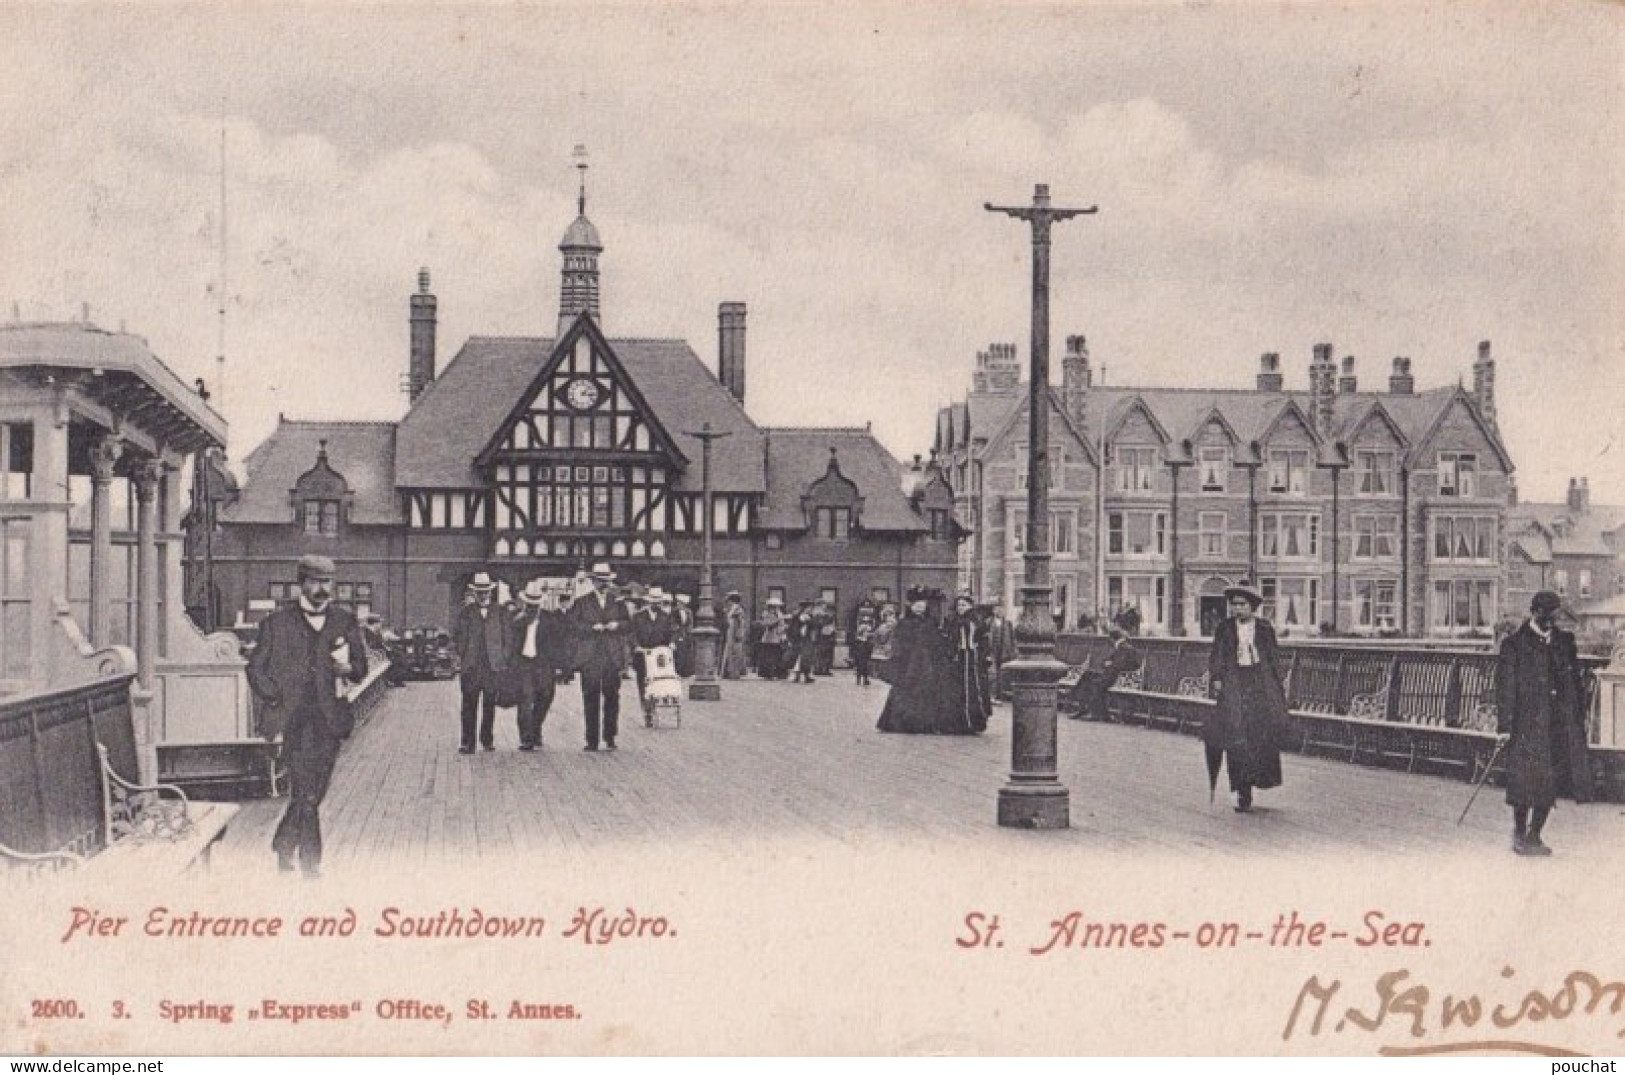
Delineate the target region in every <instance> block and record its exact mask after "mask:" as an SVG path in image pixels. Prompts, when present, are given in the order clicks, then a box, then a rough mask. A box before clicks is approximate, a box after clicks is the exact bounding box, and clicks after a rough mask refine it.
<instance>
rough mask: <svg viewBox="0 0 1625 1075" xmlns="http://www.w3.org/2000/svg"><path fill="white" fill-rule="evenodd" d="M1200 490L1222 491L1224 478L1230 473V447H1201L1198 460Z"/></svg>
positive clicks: (1209, 491) (1206, 491)
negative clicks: (1200, 479)
mask: <svg viewBox="0 0 1625 1075" xmlns="http://www.w3.org/2000/svg"><path fill="white" fill-rule="evenodd" d="M1199 462H1200V464H1201V466H1200V471H1201V475H1202V492H1204V493H1222V492H1224V484H1225V479H1226V478H1227V477H1229V475H1230V449H1228V448H1226V447H1224V446H1222V445H1218V446H1214V445H1208V446H1206V447H1204V448H1203V449H1202V452H1201V456H1200V460H1199Z"/></svg>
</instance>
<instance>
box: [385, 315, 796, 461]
mask: <svg viewBox="0 0 1625 1075" xmlns="http://www.w3.org/2000/svg"><path fill="white" fill-rule="evenodd" d="M553 343H554V341H553V340H552V339H550V338H542V337H528V336H472V337H470V338H469V340H468V342H467V343H465V344H464V345H463V347H462V350H460V351H458V352H457V355H456V357H454V358H453V359H452V360H451V362H450V363H449V364H448V365H447V366H446V369H445V372H444V373H442V374H441V375H440V376H439V377H437V378H436V379H435V380H434V381H433V382H432V383H431V384H430V385H429V387H428V388H427V389H426V390H425V391H424V393H423V395H421V396H420V397H418V401H417V403H416V404H415V405H414V406H413V407H412V409H411V410H410V411H409V412H407V415H406V417H405V418H403V419H401V423H400V433H399V436H398V438H397V442H396V450H397V454H396V477H395V480H396V483H397V484H398V485H399V486H400V487H401V488H455V489H472V488H478V487H480V486H482V485H483V484H484V483H483V482H482V481H481V480H480V478H479V476H478V475H477V474H475V473H474V470H473V467H472V461H473V459H474V457H475V456H476V455H478V454H479V451H480V449H481V448H483V447H484V446H485V444H486V442H487V440H488V439H489V438H490V436H491V434H492V433H493V432H494V431H495V430H496V429H497V427H498V426H499V425H501V423H502V421H503V419H504V418H506V417H507V415H508V412H509V411H510V410H511V409H512V407H513V405H514V402H515V401H516V400H517V399H519V397H520V396H521V395H523V394H524V393H525V391H526V390H527V389H528V388H529V387H530V384H531V382H532V381H533V380H534V379H535V378H536V376H537V375H538V374H539V373H540V372H541V370H542V367H543V365H544V364H545V363H546V362H547V360H548V358H549V357H550V356H551V355H552V354H553ZM608 344H609V347H610V348H611V349H612V350H613V351H614V353H615V357H616V358H617V359H618V360H619V361H620V363H621V366H622V368H623V369H625V370H626V373H627V376H628V377H629V378H631V379H632V381H634V382H635V383H636V385H637V387H638V390H639V391H640V392H642V394H643V396H644V398H645V399H646V400H647V401H648V403H649V406H650V409H651V410H652V411H653V412H654V413H655V415H656V417H657V418H658V419H659V421H660V423H661V424H662V425H663V426H665V427H666V428H667V429H668V430H673V431H677V432H675V433H674V435H675V436H677V437H681V435H682V434H681V432H680V431H681V430H685V429H697V428H699V427H700V425H701V424H702V423H704V422H710V423H711V428H712V429H713V430H714V431H716V432H719V433H727V434H729V436H728V438H727V439H726V440H724V441H721V442H720V443H719V444H718V447H717V450H716V451H714V452H713V453H712V456H711V485H712V488H714V489H716V490H717V491H719V492H743V493H759V492H763V491H765V489H766V485H767V476H766V471H765V469H764V467H763V463H762V444H763V440H762V431H761V430H760V429H758V428H757V427H756V425H755V423H753V422H752V421H751V420H750V418H749V417H748V416H746V414H745V411H744V408H743V407H741V406H740V405H739V402H738V401H737V400H735V399H734V398H733V396H732V395H730V394H729V393H728V390H727V389H726V388H724V387H723V386H722V384H721V383H720V382H718V381H717V379H716V378H715V377H714V376H712V374H711V371H710V370H708V369H707V368H706V367H705V364H704V363H702V362H701V361H700V359H699V357H698V356H697V355H695V354H694V351H693V350H692V349H691V348H690V347H689V346H688V344H687V342H685V341H683V340H646V339H619V340H614V339H612V340H609V341H608ZM687 454H688V455H689V456H690V457H697V455H698V451H697V448H696V449H695V450H693V451H688V452H687ZM700 478H701V476H700V468H699V467H698V466H697V465H691V466H689V467H687V468H685V469H684V470H683V471H681V473H680V474H678V475H677V476H675V478H674V481H673V483H672V484H673V487H674V488H677V489H685V490H697V489H699V488H700Z"/></svg>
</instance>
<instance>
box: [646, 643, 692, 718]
mask: <svg viewBox="0 0 1625 1075" xmlns="http://www.w3.org/2000/svg"><path fill="white" fill-rule="evenodd" d="M642 653H643V667H644V683H643V717H644V723H645V724H647V725H648V726H649V727H651V728H653V727H654V726H655V718H656V717H657V716H658V715H659V714H660V713H663V712H664V713H670V714H671V715H672V717H673V719H674V720H675V722H676V727H678V728H681V727H682V726H683V680H682V678H681V677H680V676H678V674H677V662H676V660H675V658H674V656H673V652H672V647H670V646H652V647H650V648H649V649H646V650H643V651H642Z"/></svg>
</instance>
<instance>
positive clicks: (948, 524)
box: [926, 508, 954, 541]
mask: <svg viewBox="0 0 1625 1075" xmlns="http://www.w3.org/2000/svg"><path fill="white" fill-rule="evenodd" d="M926 515H927V516H928V517H929V518H930V520H931V540H932V541H952V540H953V537H954V513H953V512H951V511H949V510H948V509H947V508H932V509H930V510H929V511H928V512H926Z"/></svg>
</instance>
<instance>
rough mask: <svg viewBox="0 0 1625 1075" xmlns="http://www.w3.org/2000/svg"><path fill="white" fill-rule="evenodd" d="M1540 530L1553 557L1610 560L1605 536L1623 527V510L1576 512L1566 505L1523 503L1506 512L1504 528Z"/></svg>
mask: <svg viewBox="0 0 1625 1075" xmlns="http://www.w3.org/2000/svg"><path fill="white" fill-rule="evenodd" d="M1523 524H1530V525H1532V526H1534V527H1538V528H1539V533H1540V534H1541V536H1542V537H1544V538H1545V539H1546V540H1547V542H1548V544H1549V546H1550V549H1551V553H1552V555H1554V556H1613V555H1615V551H1614V549H1613V547H1612V546H1610V545H1609V543H1608V538H1607V535H1608V534H1611V533H1613V532H1614V531H1615V530H1617V529H1619V527H1620V526H1622V525H1625V508H1616V507H1614V506H1612V505H1608V504H1596V505H1592V506H1591V507H1589V508H1587V509H1586V510H1584V511H1575V510H1574V509H1572V508H1570V507H1569V506H1568V505H1567V504H1541V503H1533V502H1526V503H1521V504H1518V505H1517V506H1515V507H1513V508H1510V509H1508V511H1507V528H1508V530H1509V531H1511V530H1513V529H1515V528H1516V527H1518V526H1520V525H1523Z"/></svg>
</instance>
